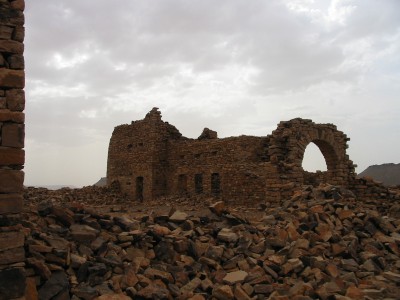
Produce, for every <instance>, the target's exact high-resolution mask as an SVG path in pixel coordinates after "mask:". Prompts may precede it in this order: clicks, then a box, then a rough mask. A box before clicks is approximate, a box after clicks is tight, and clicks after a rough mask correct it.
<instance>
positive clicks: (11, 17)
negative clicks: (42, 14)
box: [0, 1, 25, 26]
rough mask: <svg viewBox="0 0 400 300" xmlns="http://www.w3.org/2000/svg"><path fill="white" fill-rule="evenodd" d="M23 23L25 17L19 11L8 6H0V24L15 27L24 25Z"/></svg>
mask: <svg viewBox="0 0 400 300" xmlns="http://www.w3.org/2000/svg"><path fill="white" fill-rule="evenodd" d="M6 2H7V1H6ZM24 23H25V17H24V13H23V12H22V11H21V10H19V9H15V8H12V7H10V6H8V5H4V6H0V24H3V25H10V26H15V25H24Z"/></svg>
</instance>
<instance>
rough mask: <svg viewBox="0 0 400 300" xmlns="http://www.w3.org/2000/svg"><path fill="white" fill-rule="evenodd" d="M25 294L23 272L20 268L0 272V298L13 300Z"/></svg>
mask: <svg viewBox="0 0 400 300" xmlns="http://www.w3.org/2000/svg"><path fill="white" fill-rule="evenodd" d="M24 294H25V272H24V269H22V268H13V269H6V270H0V298H1V299H15V298H20V297H22V296H24Z"/></svg>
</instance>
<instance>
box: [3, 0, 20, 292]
mask: <svg viewBox="0 0 400 300" xmlns="http://www.w3.org/2000/svg"><path fill="white" fill-rule="evenodd" d="M24 7H25V2H24V0H0V299H16V298H21V297H23V296H24V295H25V285H26V284H25V271H24V266H25V252H24V241H25V236H24V233H23V227H22V225H21V224H20V223H21V218H20V213H21V212H22V208H23V197H22V191H23V182H24V173H23V171H22V169H23V165H24V160H25V153H24V150H23V148H24V137H25V128H24V126H25V125H24V122H25V118H24V117H25V116H24V113H23V110H24V108H25V94H24V90H23V88H24V86H25V73H24V67H25V66H24V57H23V52H24V44H23V41H24V34H25V31H24V14H23V11H24Z"/></svg>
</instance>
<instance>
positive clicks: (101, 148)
mask: <svg viewBox="0 0 400 300" xmlns="http://www.w3.org/2000/svg"><path fill="white" fill-rule="evenodd" d="M25 17H26V38H25V45H26V46H25V60H26V98H27V104H26V165H25V172H26V180H25V184H26V185H53V184H65V185H75V186H82V185H90V184H93V183H95V182H96V181H97V180H98V179H99V178H100V177H102V176H105V174H106V164H107V151H108V143H109V139H110V137H111V134H112V131H113V128H114V127H115V126H117V125H120V124H125V123H130V122H131V121H132V120H138V119H142V118H143V117H144V116H145V114H146V113H147V112H148V111H150V110H151V108H152V107H154V106H156V107H159V108H160V110H161V112H162V115H163V120H164V121H168V122H169V123H171V124H173V125H175V126H176V127H177V128H178V129H179V130H180V132H181V133H182V134H183V135H185V136H187V137H191V138H197V137H198V136H199V135H200V133H201V131H202V129H203V128H204V127H209V128H211V129H213V130H216V131H217V132H218V135H219V137H227V136H237V135H241V134H246V135H257V136H266V135H268V134H270V133H271V132H272V131H273V130H274V129H275V128H276V126H277V124H278V123H279V121H281V120H290V119H292V118H296V117H301V118H307V119H312V120H313V121H314V122H317V123H333V124H335V125H337V126H338V129H339V130H341V131H343V132H345V133H346V134H347V135H348V136H349V137H350V138H351V141H350V142H349V149H348V154H349V156H350V159H352V160H353V161H354V163H355V164H357V165H358V168H357V172H361V171H363V170H364V169H365V168H366V167H367V166H369V165H371V164H381V163H389V162H393V163H400V158H399V153H400V138H399V135H400V123H399V117H400V96H399V95H400V1H399V0H379V1H378V0H358V1H357V0H353V1H352V0H347V1H346V0H332V1H324V0H315V1H313V0H268V1H256V0H252V1H250V0H219V1H213V0H191V1H189V0H180V1H179V0H146V1H143V0H142V1H139V0H129V1H128V0H125V1H110V0H84V1H83V0H35V1H26V10H25ZM308 149H309V148H307V152H306V156H307V157H306V159H305V160H306V162H305V164H306V165H305V167H306V168H309V169H313V168H319V169H323V168H324V166H323V164H324V161H323V159H322V158H321V154H320V152H319V151H316V150H315V149H314V150H308ZM310 149H312V147H311V146H310Z"/></svg>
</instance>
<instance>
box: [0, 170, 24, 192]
mask: <svg viewBox="0 0 400 300" xmlns="http://www.w3.org/2000/svg"><path fill="white" fill-rule="evenodd" d="M0 182H1V185H0V193H19V192H21V191H22V189H23V183H24V172H23V171H19V170H0Z"/></svg>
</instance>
